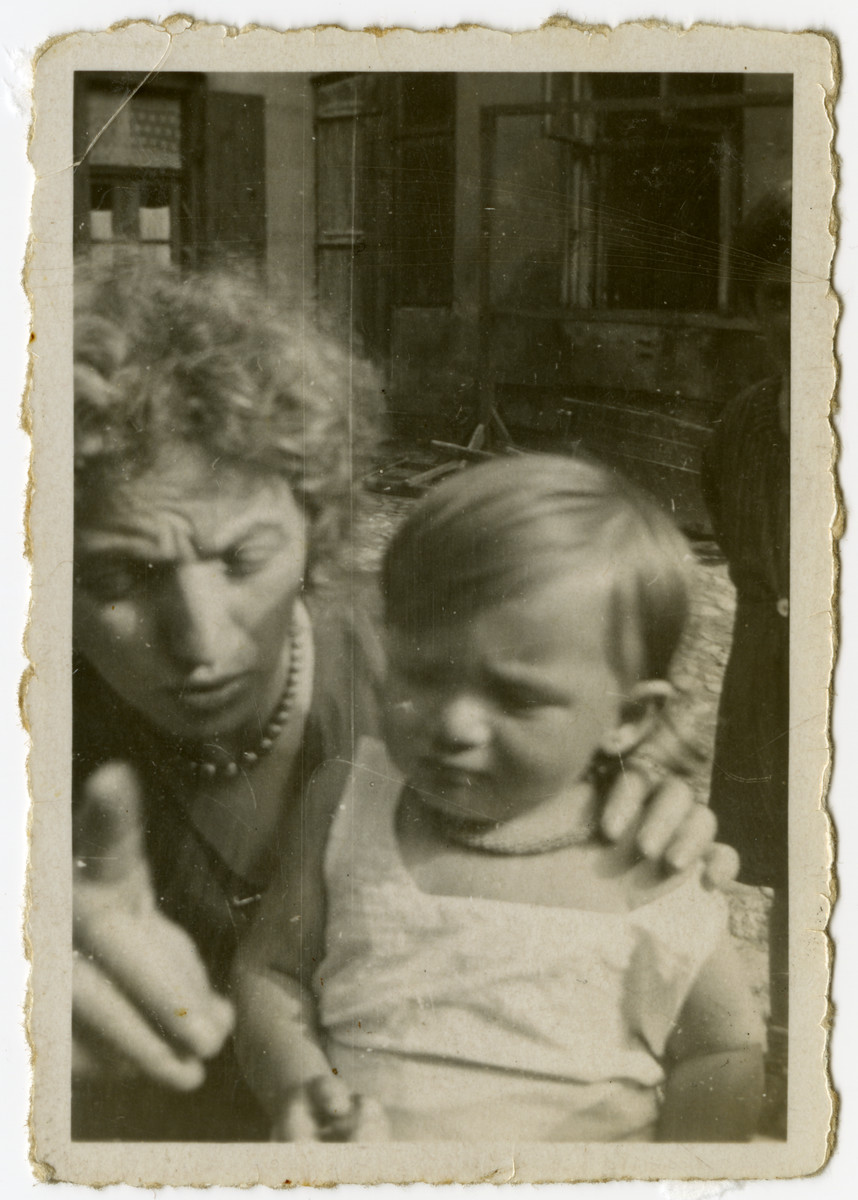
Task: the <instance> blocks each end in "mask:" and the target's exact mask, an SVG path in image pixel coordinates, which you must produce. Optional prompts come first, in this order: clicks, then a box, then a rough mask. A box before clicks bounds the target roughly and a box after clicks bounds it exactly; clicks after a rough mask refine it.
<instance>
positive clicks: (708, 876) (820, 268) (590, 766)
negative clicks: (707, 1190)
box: [26, 18, 835, 1184]
mask: <svg viewBox="0 0 858 1200" xmlns="http://www.w3.org/2000/svg"><path fill="white" fill-rule="evenodd" d="M183 20H184V19H179V18H177V19H175V22H176V24H175V27H174V28H173V29H172V30H171V43H170V47H169V50H166V49H165V48H164V45H163V40H162V39H161V40H159V30H158V27H156V26H150V25H144V24H139V25H136V26H135V25H132V26H129V27H126V28H125V29H123V30H117V31H114V32H113V33H111V34H104V35H99V36H98V37H96V38H89V39H76V38H74V37H72V38H70V39H66V40H61V41H59V42H58V43H56V44H55V45H53V46H52V47H50V48H48V49H47V50H46V52H45V53H44V55H43V57H42V59H41V60H40V62H39V64H38V66H37V76H36V79H37V85H36V86H37V93H36V94H37V98H38V97H39V95H40V94H41V95H42V96H44V97H46V98H47V99H46V104H48V105H49V107H48V108H47V109H46V111H49V112H50V113H51V121H50V129H49V135H48V130H47V129H44V130H40V129H39V127H38V126H36V129H35V133H34V141H33V147H32V155H33V159H34V163H36V165H37V168H38V166H39V164H40V163H41V165H42V167H43V170H42V173H41V175H40V178H39V184H38V187H37V197H36V206H35V208H34V218H33V220H34V238H35V239H36V241H37V242H38V243H39V244H36V245H34V248H33V254H32V258H31V263H30V266H29V273H28V284H29V287H30V289H31V294H32V297H33V303H34V310H35V329H36V334H37V337H38V338H39V339H40V348H41V357H40V359H39V363H38V364H37V366H36V369H35V371H34V381H33V391H32V396H31V400H30V404H31V407H32V414H33V422H32V423H33V437H34V456H35V458H34V494H33V500H32V512H31V520H32V527H33V540H34V556H35V565H34V570H35V573H36V574H35V577H34V578H35V579H36V580H41V581H43V582H44V584H45V587H44V591H43V592H41V593H39V592H36V593H35V594H36V596H37V601H36V605H35V609H34V613H33V621H32V627H31V635H30V638H31V640H30V647H31V649H30V653H31V658H32V659H33V661H34V662H35V664H36V668H37V671H36V676H35V678H34V680H33V681H32V682H31V683H30V686H29V691H28V695H27V698H26V704H27V705H28V706H29V715H30V722H31V728H32V735H33V758H32V776H31V778H32V790H33V798H34V803H35V806H36V807H35V809H34V832H33V856H32V866H31V880H32V905H31V912H30V918H29V920H30V936H31V940H32V945H33V955H34V957H33V997H32V1020H31V1034H32V1038H33V1045H34V1048H35V1050H36V1054H37V1058H36V1066H35V1070H36V1084H35V1093H34V1108H33V1132H34V1158H35V1161H36V1163H37V1164H44V1167H43V1169H44V1170H45V1171H46V1172H48V1173H50V1174H51V1177H53V1178H56V1179H61V1180H68V1181H72V1182H79V1183H90V1184H96V1183H111V1182H128V1183H135V1182H138V1183H142V1182H145V1181H148V1180H152V1179H158V1181H160V1182H165V1183H223V1184H228V1183H244V1184H248V1183H252V1182H257V1181H262V1182H266V1183H276V1184H283V1183H284V1182H285V1183H286V1184H289V1183H292V1182H295V1183H302V1182H303V1183H332V1182H343V1181H345V1182H373V1181H374V1182H409V1181H418V1180H427V1181H433V1180H441V1179H445V1178H446V1179H455V1180H458V1181H460V1182H469V1181H472V1180H477V1179H485V1178H487V1177H489V1176H490V1174H491V1172H492V1171H493V1170H499V1169H500V1168H501V1166H502V1164H503V1162H504V1161H506V1159H507V1158H508V1157H509V1155H510V1154H513V1155H514V1158H515V1160H516V1161H517V1162H518V1164H519V1170H520V1176H519V1177H520V1178H522V1179H524V1180H529V1181H561V1180H573V1179H587V1178H604V1177H607V1178H623V1177H633V1178H651V1177H659V1176H660V1175H665V1174H673V1175H674V1176H675V1177H678V1178H696V1177H719V1176H720V1175H722V1174H724V1173H728V1174H730V1175H732V1176H733V1177H735V1178H744V1177H756V1176H766V1175H784V1176H789V1175H795V1174H804V1173H808V1172H812V1171H814V1170H817V1169H818V1168H819V1167H820V1166H821V1165H822V1163H823V1162H824V1160H825V1157H826V1153H827V1150H826V1147H827V1135H828V1130H829V1127H830V1122H831V1120H832V1102H831V1097H830V1095H829V1091H828V1084H827V1078H826V1073H825V1064H824V1059H823V1055H824V1046H825V1031H824V1029H823V1027H822V1025H823V1016H824V1012H825V1007H826V1003H827V991H828V975H827V949H826V945H825V940H824V937H820V936H819V931H820V930H822V929H824V927H825V921H826V918H827V908H826V902H825V897H826V896H827V895H828V890H829V882H830V876H829V872H830V866H831V859H830V849H829V841H828V828H827V821H826V817H825V814H824V811H823V802H824V785H825V777H826V772H827V768H828V745H827V720H828V716H827V699H824V698H823V699H821V698H820V697H825V696H826V694H827V687H828V683H829V679H830V671H831V661H832V643H831V595H832V587H833V551H832V543H831V527H832V523H833V521H834V512H835V504H834V485H833V479H832V477H831V473H830V465H831V455H832V453H833V448H832V442H831V431H830V428H829V426H828V420H827V416H828V408H829V404H830V401H831V395H832V389H833V368H832V365H831V362H830V356H831V346H832V338H833V320H834V308H833V304H832V303H831V302H830V298H829V296H828V283H827V280H828V272H829V270H830V262H831V255H832V249H833V245H832V241H831V237H830V233H829V223H828V216H829V213H830V208H831V197H832V192H833V180H832V178H831V176H830V170H829V168H828V165H827V164H828V161H829V143H830V138H831V136H832V132H831V125H830V120H829V117H828V114H827V112H826V110H825V105H824V103H823V102H822V99H821V95H822V93H823V89H825V88H828V89H832V88H833V79H832V51H831V47H830V45H829V44H828V43H827V42H826V41H825V39H824V38H822V37H821V36H819V35H814V34H807V35H801V36H800V37H799V36H798V35H791V36H787V35H779V34H766V33H765V32H763V31H751V30H745V31H729V30H726V29H725V30H720V31H719V30H714V29H709V30H703V31H701V32H700V35H699V36H698V37H696V38H695V37H693V36H692V35H688V36H687V38H686V40H685V41H684V42H682V43H680V40H679V39H677V38H665V37H664V36H662V39H661V41H660V42H658V43H656V42H655V40H654V38H655V34H656V33H657V31H656V30H652V31H649V30H646V29H643V28H642V27H639V28H637V29H635V30H633V31H632V30H629V31H627V33H626V35H625V36H624V35H623V33H622V31H618V33H616V34H614V35H612V36H611V38H610V39H607V40H606V45H605V46H604V47H602V48H601V49H600V50H599V52H598V53H595V52H593V51H592V49H591V48H588V47H586V46H585V45H584V43H583V42H582V41H580V40H576V39H577V38H578V35H577V34H576V32H575V31H574V30H572V29H565V30H563V29H560V28H557V29H546V30H543V31H542V32H541V34H534V35H532V37H531V35H527V37H531V40H530V41H528V40H527V37H526V36H525V35H522V40H520V41H518V40H517V39H514V40H513V42H514V43H516V42H517V44H512V45H510V44H507V45H506V48H505V49H503V50H502V51H501V48H500V47H499V46H496V45H495V44H494V43H492V42H491V37H490V35H489V34H488V33H487V31H480V30H473V31H467V33H465V32H464V31H463V32H461V33H457V34H456V35H455V37H454V39H453V42H454V44H453V45H452V46H451V45H450V43H449V41H448V42H447V43H446V44H445V43H444V41H443V39H442V38H437V37H435V38H434V39H433V37H432V36H431V35H411V36H410V37H404V38H397V37H396V36H391V37H390V38H386V39H384V42H385V43H387V44H388V49H387V51H386V53H385V54H378V55H377V56H376V58H375V60H374V64H373V66H372V68H371V69H368V65H367V62H366V61H365V59H366V54H365V53H364V45H363V42H362V41H361V39H363V41H365V40H366V38H367V37H368V36H369V35H357V34H356V35H350V34H346V33H344V32H342V31H336V30H329V31H328V36H327V37H326V38H325V37H320V38H316V39H315V40H314V41H313V43H312V46H311V45H310V43H307V42H302V41H301V40H300V35H299V34H296V35H281V36H280V37H278V35H274V34H264V33H262V31H257V32H256V33H246V34H242V35H240V36H239V37H238V38H235V39H234V41H233V44H232V45H231V46H230V47H229V52H228V53H226V52H224V50H223V48H222V47H220V48H219V50H218V53H217V54H215V53H214V49H213V48H214V45H215V42H214V41H213V40H212V38H211V28H212V27H200V28H192V27H191V26H190V22H189V21H187V20H184V24H182V21H183ZM284 39H285V41H284ZM415 39H417V41H415ZM40 88H41V93H40V92H39V89H40ZM54 96H56V97H62V98H63V100H64V105H60V104H50V99H51V98H52V97H54ZM40 156H41V158H40ZM54 160H56V161H57V162H61V163H71V164H73V169H72V170H59V169H58V170H56V171H53V172H51V171H50V170H49V169H47V168H48V165H49V163H50V162H51V161H54ZM49 227H50V236H47V230H48V228H49ZM40 231H41V241H39V239H40ZM43 343H44V344H43ZM826 439H827V442H826ZM49 473H50V486H46V484H45V480H46V479H47V478H48V474H49ZM49 605H50V607H48V606H49ZM49 612H50V619H47V617H46V614H47V613H49ZM42 664H45V666H44V669H43V670H40V668H41V666H42ZM48 796H50V798H51V812H52V820H53V823H52V824H51V825H50V827H49V826H48V824H47V823H46V820H45V817H44V816H43V815H42V814H43V812H44V806H42V807H41V808H40V806H39V800H40V799H45V798H46V797H48ZM60 813H61V816H60V815H58V814H60ZM49 880H50V885H49ZM58 880H61V882H58ZM42 1047H46V1048H47V1047H50V1048H51V1054H50V1055H49V1056H48V1055H46V1056H45V1057H44V1058H42V1057H41V1056H40V1049H41V1048H42ZM715 1144H717V1148H718V1153H717V1155H714V1156H713V1155H711V1154H710V1153H709V1151H708V1150H707V1149H706V1147H707V1145H708V1146H710V1147H712V1146H714V1145H715ZM690 1146H694V1147H695V1148H696V1150H695V1153H694V1154H692V1153H690V1151H689V1147H690ZM697 1151H699V1153H697Z"/></svg>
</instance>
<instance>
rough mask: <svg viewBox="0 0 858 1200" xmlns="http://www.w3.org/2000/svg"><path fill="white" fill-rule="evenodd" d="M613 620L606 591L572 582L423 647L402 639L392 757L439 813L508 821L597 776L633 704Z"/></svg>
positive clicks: (510, 604) (395, 652)
mask: <svg viewBox="0 0 858 1200" xmlns="http://www.w3.org/2000/svg"><path fill="white" fill-rule="evenodd" d="M605 609H606V587H605V586H604V584H603V583H602V584H601V585H600V584H599V582H598V581H596V582H593V581H586V580H585V581H581V580H579V579H577V578H569V577H567V576H561V577H559V578H557V579H555V580H553V581H551V582H549V583H546V584H544V585H542V586H540V587H538V588H536V589H535V590H534V591H533V592H532V593H530V594H529V595H527V596H525V597H522V598H521V599H516V600H510V601H505V602H503V603H500V604H497V605H495V606H493V607H491V608H488V609H485V610H483V611H482V612H479V613H478V614H477V615H475V616H472V617H468V618H463V619H461V620H458V621H454V622H452V623H450V624H447V625H444V626H443V627H442V628H440V629H438V630H436V631H434V632H433V633H432V634H429V635H427V636H426V637H423V638H420V639H418V638H407V637H406V636H405V635H404V634H402V633H397V632H396V631H393V632H392V634H391V635H390V640H389V664H388V689H387V697H388V699H387V705H386V713H387V719H386V732H387V741H388V746H389V749H390V752H391V755H392V757H393V760H394V762H395V763H396V765H397V766H398V767H399V768H400V770H401V771H402V772H403V773H404V775H405V776H406V777H407V778H408V780H409V781H410V782H411V784H412V785H413V786H414V787H415V788H416V789H417V791H418V792H420V793H421V794H422V796H423V798H424V799H425V800H426V801H427V802H428V803H430V804H432V805H433V806H435V807H437V808H439V809H442V810H444V811H447V812H449V813H450V814H451V815H459V816H462V817H464V818H471V817H472V818H485V819H488V820H505V819H507V818H509V817H512V816H515V815H516V814H518V813H521V812H523V811H526V810H527V809H531V808H534V807H536V806H537V805H539V804H540V803H542V802H543V801H545V800H549V799H552V798H553V797H555V796H557V795H558V794H560V793H561V792H562V791H563V790H564V789H566V788H569V787H571V786H573V785H574V784H575V783H576V782H577V781H579V780H580V779H581V778H582V777H583V776H584V775H585V774H586V772H587V769H588V767H589V766H590V763H591V761H592V759H593V755H594V753H595V752H596V750H597V749H598V748H599V746H600V743H601V741H602V739H603V736H604V735H605V734H607V733H609V732H611V731H612V730H613V729H615V728H616V727H617V725H618V724H619V723H620V716H621V710H622V706H623V701H624V691H625V689H624V688H623V686H622V684H621V683H620V680H619V679H618V677H617V675H616V673H615V671H614V670H613V668H612V667H611V666H610V664H609V663H608V661H607V659H606V647H605V637H606V633H605V625H604V620H605Z"/></svg>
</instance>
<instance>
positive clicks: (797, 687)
mask: <svg viewBox="0 0 858 1200" xmlns="http://www.w3.org/2000/svg"><path fill="white" fill-rule="evenodd" d="M417 37H419V39H420V40H419V43H418V42H417V41H415V38H417ZM308 54H310V55H312V56H313V58H312V65H311V64H310V63H309V62H308V58H307V55H308ZM630 56H633V57H630ZM215 57H216V59H217V69H218V70H236V71H248V70H271V69H278V70H288V69H292V70H307V69H312V70H331V69H364V70H366V69H378V70H397V69H399V70H402V69H408V68H409V66H412V67H413V66H417V65H419V67H421V68H422V69H427V68H431V67H433V66H434V67H435V69H442V68H443V69H450V70H469V69H471V70H473V69H477V70H479V69H482V68H483V67H484V66H485V63H486V62H487V61H490V62H491V64H492V69H493V70H552V69H553V70H576V69H579V70H580V69H587V70H598V69H611V70H622V69H630V68H631V66H632V63H633V64H634V69H638V70H692V69H693V70H707V69H709V70H716V69H726V68H727V65H728V64H729V68H730V69H742V68H743V67H744V68H747V69H748V70H749V71H792V72H794V73H795V82H796V86H795V122H796V126H795V128H796V150H795V167H796V169H795V181H794V211H795V213H796V215H797V221H796V226H795V234H794V256H793V271H794V277H795V278H796V279H797V280H800V281H802V283H801V286H798V285H797V286H796V287H795V288H794V295H795V299H794V305H795V307H794V312H793V317H794V320H793V329H794V334H793V408H794V413H795V416H794V428H793V439H794V441H793V445H794V452H793V481H792V484H793V546H799V547H801V550H802V553H801V559H800V561H799V562H797V561H796V558H797V556H796V555H795V554H794V556H793V563H794V565H793V572H794V574H793V580H792V587H793V598H792V609H791V612H792V621H793V628H794V633H793V637H794V640H795V642H796V643H797V644H799V645H800V647H801V658H800V661H796V660H794V661H793V664H792V680H791V684H792V686H791V695H792V698H793V705H794V708H793V725H794V734H793V736H794V741H793V742H792V743H791V752H792V753H791V758H792V760H793V766H792V769H791V779H790V784H791V794H792V795H793V796H797V795H808V796H809V797H811V799H810V800H809V802H808V803H807V804H806V805H801V806H799V805H796V804H793V806H792V808H793V814H792V820H793V826H792V829H791V841H792V845H793V847H794V848H795V847H797V846H799V847H801V850H802V854H801V858H800V859H799V858H798V857H797V856H794V858H793V861H792V862H791V879H792V885H791V899H792V901H793V905H792V907H793V914H792V930H791V931H792V942H793V964H792V966H793V978H794V993H793V997H792V1000H793V1003H792V1010H793V1013H794V1016H793V1020H792V1026H793V1028H792V1033H791V1068H790V1074H791V1080H794V1081H800V1086H793V1088H792V1089H791V1091H792V1102H791V1111H790V1126H791V1129H793V1130H798V1132H797V1133H796V1134H795V1136H791V1138H790V1141H789V1142H788V1143H787V1144H786V1146H781V1145H778V1144H759V1145H753V1146H747V1147H745V1146H718V1147H716V1148H714V1149H713V1147H694V1148H690V1147H676V1146H640V1145H637V1146H617V1145H608V1146H587V1147H578V1146H572V1147H570V1146H562V1147H533V1146H529V1147H520V1148H517V1150H516V1153H515V1154H514V1155H511V1154H510V1150H509V1148H508V1147H506V1148H493V1147H484V1148H480V1150H479V1151H474V1150H473V1149H461V1150H460V1149H452V1150H451V1149H450V1148H448V1147H439V1148H438V1149H437V1151H436V1149H435V1148H434V1147H432V1148H427V1147H408V1146H390V1147H384V1148H381V1150H379V1148H372V1149H370V1148H361V1147H350V1146H345V1147H319V1146H314V1147H311V1148H309V1149H308V1150H305V1149H304V1148H298V1147H294V1146H292V1147H290V1146H258V1145H254V1146H247V1147H227V1146H204V1147H189V1146H180V1147H173V1148H172V1149H171V1148H170V1147H164V1146H161V1145H154V1146H142V1145H134V1146H129V1145H111V1146H92V1145H81V1144H77V1145H75V1144H71V1143H69V1142H68V1135H67V1132H66V1130H67V1126H68V1121H67V1113H68V1082H67V1081H68V1064H69V1046H68V1029H67V1025H68V992H67V987H68V966H69V962H68V958H69V956H68V942H69V937H68V932H69V915H68V914H69V885H70V873H69V872H68V870H67V865H68V863H69V861H70V837H69V834H70V827H69V811H68V810H69V805H68V772H69V763H70V740H69V726H70V722H69V719H68V705H67V693H68V678H69V669H70V664H69V646H68V629H69V621H70V590H71V589H70V580H71V570H70V568H71V561H70V560H71V555H70V546H71V528H70V514H71V503H70V501H71V455H70V453H69V447H70V437H71V424H70V418H71V396H70V380H71V372H70V369H69V365H70V336H69V322H68V314H69V311H70V300H71V215H70V206H71V187H70V167H71V164H70V161H69V159H70V146H71V73H72V71H73V70H75V69H78V70H80V69H102V70H148V69H153V68H155V67H156V66H160V67H161V68H167V67H168V69H171V70H192V69H197V70H204V69H212V65H211V64H212V63H213V62H214V60H215ZM205 63H208V64H209V65H208V66H205V65H203V64H205ZM740 63H741V65H740ZM832 85H833V78H832V64H831V57H830V47H829V45H828V43H827V42H826V41H825V39H823V38H821V37H818V36H813V35H809V36H806V37H804V38H801V39H799V38H798V37H797V36H796V35H789V34H774V35H772V34H769V35H765V34H760V33H754V32H751V31H741V30H729V29H714V28H708V29H706V28H698V29H695V30H692V31H691V32H688V33H684V34H677V33H676V32H674V31H671V30H667V29H663V28H650V29H642V28H641V27H640V26H638V27H627V28H624V29H620V30H618V31H616V32H614V33H612V34H611V35H610V36H606V35H603V34H601V33H600V34H598V35H596V36H594V37H590V36H588V35H586V34H583V33H579V32H577V31H575V30H565V31H564V30H561V29H551V30H547V31H543V33H541V34H524V35H519V36H518V37H513V38H510V37H509V36H508V35H505V34H497V33H491V32H487V31H468V32H467V33H452V34H442V35H434V36H433V35H414V34H407V33H388V34H386V35H385V36H384V37H383V38H377V37H373V36H372V35H343V34H342V33H341V32H340V31H337V30H325V31H322V32H319V33H295V34H291V35H286V37H285V38H284V37H283V36H282V35H281V36H278V35H274V34H268V33H265V32H264V31H254V32H252V33H245V34H243V35H242V36H241V37H238V38H227V39H224V38H223V36H222V33H221V30H220V29H218V28H217V27H214V28H209V29H199V30H187V29H183V28H181V27H179V26H175V27H174V28H173V32H172V34H171V35H170V36H168V35H167V34H166V33H163V32H160V33H159V32H158V31H157V30H155V29H153V28H150V27H146V26H134V27H130V28H128V29H125V30H122V31H119V32H114V33H112V34H107V35H97V36H94V37H87V38H71V39H68V40H64V41H60V42H57V43H55V44H54V45H53V46H52V47H50V48H49V49H48V50H47V51H46V53H45V54H44V55H43V56H42V58H41V59H40V62H39V66H38V69H37V106H38V113H39V114H40V115H39V116H38V117H37V120H36V123H35V128H34V137H33V145H32V157H33V162H34V165H35V167H36V171H37V174H38V177H39V180H40V184H39V190H38V194H37V201H36V209H35V211H34V225H33V231H34V243H33V248H32V258H31V264H30V275H29V284H30V289H31V295H32V297H33V302H34V308H35V320H36V334H37V345H38V347H39V352H38V357H37V358H36V360H35V364H34V392H33V397H32V406H33V425H34V438H35V444H36V454H37V460H36V488H35V492H34V496H33V502H32V508H31V513H30V521H31V529H32V536H33V541H34V545H35V547H36V562H35V575H34V597H35V604H34V619H33V625H32V627H31V631H30V655H31V658H32V659H33V661H34V662H35V664H36V666H37V674H36V678H35V680H34V682H33V684H32V686H31V690H30V694H29V698H28V705H29V714H30V719H31V721H32V723H33V729H34V738H35V746H34V752H33V760H32V771H33V789H34V797H35V803H34V809H33V838H34V841H33V851H32V876H31V883H32V889H33V907H32V909H31V914H30V929H31V934H32V937H33V941H34V945H35V962H34V997H35V999H34V1010H33V1022H32V1029H33V1036H34V1039H35V1043H36V1047H37V1050H38V1059H37V1063H36V1079H37V1088H38V1089H40V1092H41V1095H40V1096H39V1097H38V1099H37V1107H36V1111H35V1135H36V1139H37V1140H36V1154H37V1159H39V1160H41V1161H42V1162H44V1163H45V1164H50V1165H51V1167H53V1168H54V1169H56V1171H57V1177H58V1178H60V1179H72V1180H74V1179H77V1180H80V1181H86V1182H91V1183H94V1182H105V1183H107V1182H112V1181H116V1180H124V1181H126V1182H140V1183H148V1182H165V1183H166V1182H176V1183H179V1182H189V1183H190V1182H193V1183H198V1184H201V1183H208V1182H211V1183H233V1182H234V1183H250V1182H256V1181H264V1182H268V1183H275V1184H276V1183H282V1182H283V1181H284V1180H285V1179H287V1178H288V1179H291V1180H292V1181H294V1182H298V1181H310V1180H313V1181H316V1182H333V1181H336V1180H341V1179H342V1180H353V1181H367V1182H369V1181H381V1180H386V1181H391V1182H393V1181H397V1180H407V1179H413V1178H424V1179H434V1180H438V1181H441V1180H444V1179H458V1180H462V1181H464V1180H472V1179H473V1180H478V1179H484V1180H496V1181H498V1182H500V1181H504V1180H507V1179H508V1178H511V1177H512V1178H515V1179H516V1180H540V1179H549V1180H550V1179H598V1178H605V1177H608V1178H611V1177H613V1178H623V1177H629V1178H658V1177H665V1176H673V1177H700V1178H706V1177H716V1178H718V1177H724V1176H727V1177H730V1176H732V1177H739V1178H741V1177H743V1176H750V1177H754V1176H763V1177H765V1176H770V1175H790V1174H795V1173H803V1172H806V1171H811V1170H813V1169H815V1167H817V1166H818V1165H819V1164H820V1162H821V1156H822V1147H823V1145H824V1128H825V1125H826V1123H827V1121H826V1107H827V1102H826V1095H825V1086H824V1077H823V1074H822V1071H821V1066H820V1063H821V1054H822V1048H823V1036H824V1035H823V1032H822V1029H821V1022H822V1020H823V1018H824V1013H825V993H826V986H825V945H824V937H823V935H822V933H821V930H822V929H823V928H824V925H825V922H826V919H827V899H826V896H827V888H828V880H827V862H826V819H825V817H824V815H823V814H822V812H821V811H820V810H819V809H818V808H817V807H816V803H815V800H816V798H818V797H819V796H820V795H821V787H822V777H823V773H824V770H825V766H826V749H825V739H824V728H825V719H826V710H827V683H828V672H829V669H830V661H831V642H830V621H831V603H830V602H831V593H832V562H833V560H832V558H831V549H830V537H829V530H830V526H831V523H832V521H833V519H834V493H833V484H832V482H831V477H830V474H829V467H830V465H831V457H832V447H833V443H832V440H831V437H830V434H829V432H828V428H827V421H826V416H827V407H828V402H829V399H830V396H831V393H832V390H833V383H834V374H833V366H832V363H831V360H830V355H829V350H830V345H831V331H832V327H833V320H834V314H835V304H834V300H833V298H832V297H831V296H830V295H829V293H828V288H827V283H826V280H827V277H828V270H829V263H830V258H831V252H832V241H831V239H830V237H829V236H828V234H827V223H828V216H827V214H828V210H829V207H830V202H831V194H832V190H833V184H832V181H831V176H830V159H829V154H830V145H829V143H830V136H831V131H830V128H829V126H828V124H827V117H826V114H825V110H824V104H823V97H824V93H825V92H826V91H827V90H829V89H831V87H832ZM796 447H800V448H801V449H800V452H799V453H796ZM45 480H47V483H45V482H44V481H45ZM808 847H811V849H812V851H813V854H812V855H811V857H812V859H813V861H812V862H811V863H808V862H807V861H806V858H807V848H808ZM380 1153H381V1154H382V1155H383V1164H380V1163H379V1154H380ZM287 1167H288V1169H286V1168H287ZM380 1167H383V1169H380Z"/></svg>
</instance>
